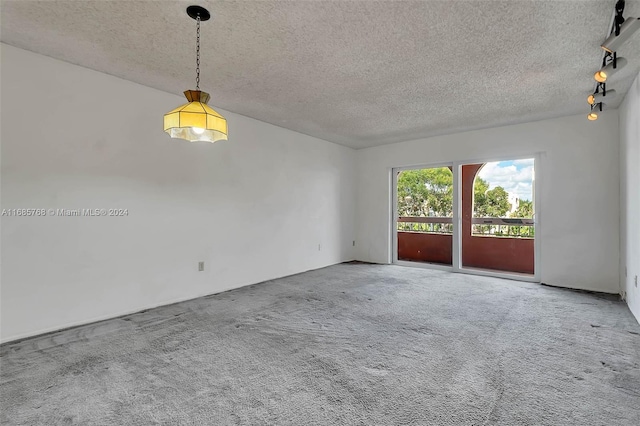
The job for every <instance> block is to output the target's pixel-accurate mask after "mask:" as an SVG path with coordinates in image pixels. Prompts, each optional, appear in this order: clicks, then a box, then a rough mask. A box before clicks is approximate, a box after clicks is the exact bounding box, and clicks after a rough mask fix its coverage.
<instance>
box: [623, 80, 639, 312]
mask: <svg viewBox="0 0 640 426" xmlns="http://www.w3.org/2000/svg"><path fill="white" fill-rule="evenodd" d="M619 114H620V201H621V208H620V289H621V291H623V292H624V293H625V297H626V300H627V304H628V305H629V309H630V310H631V312H633V314H634V315H635V317H636V318H637V319H638V320H639V321H640V288H639V287H638V285H640V283H637V281H636V280H640V74H639V75H638V77H636V80H635V81H634V83H633V85H632V86H631V88H630V89H629V92H627V95H626V96H625V99H624V101H623V102H622V104H621V105H620V108H619ZM636 283H637V284H636Z"/></svg>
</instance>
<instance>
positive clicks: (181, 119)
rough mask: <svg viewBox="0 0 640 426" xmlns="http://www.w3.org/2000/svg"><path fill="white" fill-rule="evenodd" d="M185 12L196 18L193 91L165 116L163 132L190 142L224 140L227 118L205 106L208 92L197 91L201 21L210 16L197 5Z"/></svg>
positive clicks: (225, 138)
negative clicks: (194, 84) (182, 103)
mask: <svg viewBox="0 0 640 426" xmlns="http://www.w3.org/2000/svg"><path fill="white" fill-rule="evenodd" d="M187 14H188V15H189V16H190V17H191V18H193V19H195V21H196V90H187V91H185V92H184V95H185V97H186V98H187V100H188V101H189V102H188V103H186V104H184V105H181V106H179V107H178V108H176V109H174V110H173V111H170V112H168V113H166V114H165V115H164V131H165V132H167V133H168V134H169V136H171V137H172V138H177V139H184V140H187V141H189V142H197V141H204V142H216V141H220V140H227V120H226V119H225V118H224V117H223V116H222V115H220V114H218V113H217V112H216V111H214V110H213V109H212V108H211V107H210V106H209V105H207V102H208V101H209V94H208V93H206V92H202V91H200V22H202V21H208V20H209V18H210V17H211V15H210V14H209V11H208V10H207V9H205V8H203V7H200V6H189V7H188V8H187Z"/></svg>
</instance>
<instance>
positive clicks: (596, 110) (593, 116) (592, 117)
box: [587, 102, 602, 121]
mask: <svg viewBox="0 0 640 426" xmlns="http://www.w3.org/2000/svg"><path fill="white" fill-rule="evenodd" d="M600 112H602V102H599V103H597V104H595V105H592V106H591V112H589V114H588V115H587V119H588V120H589V121H596V120H597V119H598V115H599V114H600Z"/></svg>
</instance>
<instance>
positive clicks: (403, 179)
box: [395, 166, 453, 266]
mask: <svg viewBox="0 0 640 426" xmlns="http://www.w3.org/2000/svg"><path fill="white" fill-rule="evenodd" d="M395 173H396V175H395V177H396V194H397V197H396V223H395V231H396V232H395V234H396V235H395V239H396V247H397V253H396V260H398V261H407V262H418V263H426V264H434V265H448V266H451V265H453V257H452V256H453V250H452V244H453V172H452V166H443V167H429V168H419V169H406V170H397V171H395Z"/></svg>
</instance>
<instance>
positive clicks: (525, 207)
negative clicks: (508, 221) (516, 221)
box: [511, 200, 533, 218]
mask: <svg viewBox="0 0 640 426" xmlns="http://www.w3.org/2000/svg"><path fill="white" fill-rule="evenodd" d="M511 217H523V218H532V217H533V202H531V201H528V200H520V204H518V208H516V209H515V211H514V212H513V213H511Z"/></svg>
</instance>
